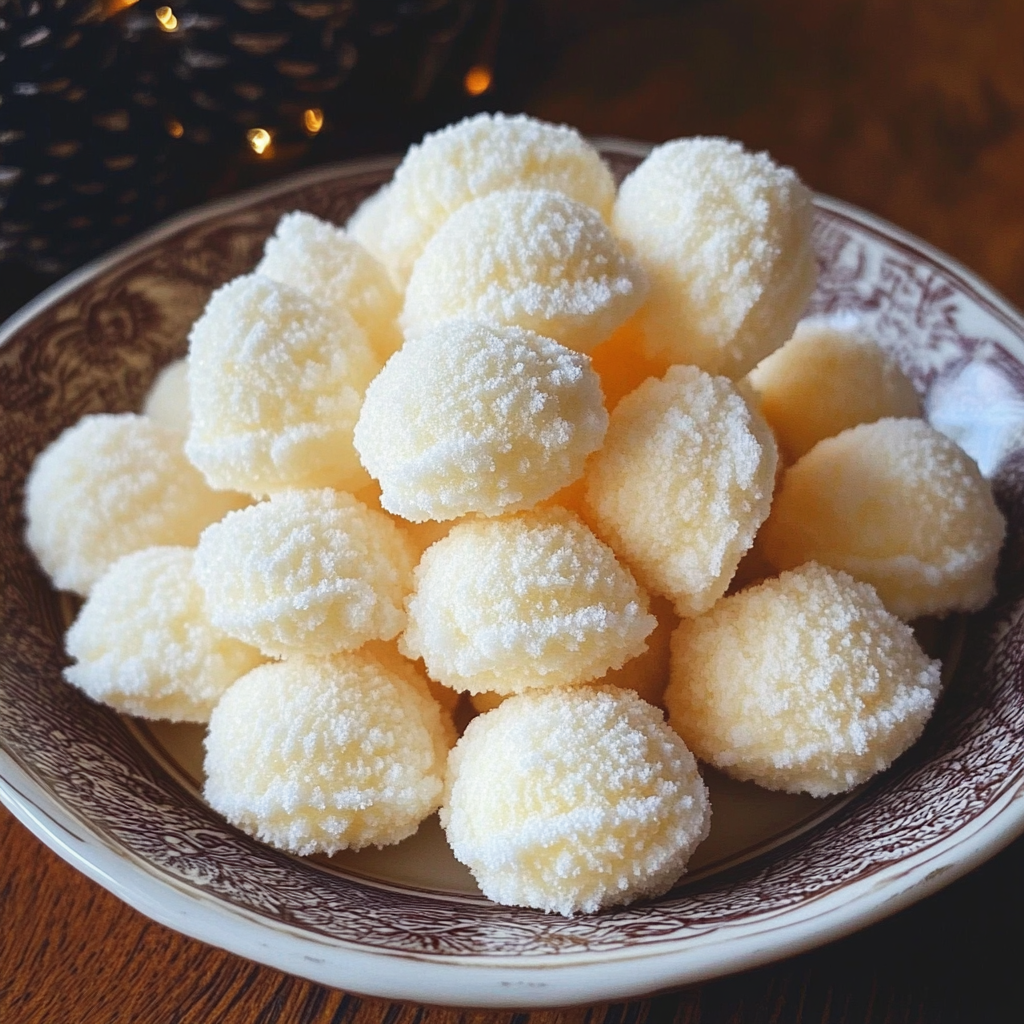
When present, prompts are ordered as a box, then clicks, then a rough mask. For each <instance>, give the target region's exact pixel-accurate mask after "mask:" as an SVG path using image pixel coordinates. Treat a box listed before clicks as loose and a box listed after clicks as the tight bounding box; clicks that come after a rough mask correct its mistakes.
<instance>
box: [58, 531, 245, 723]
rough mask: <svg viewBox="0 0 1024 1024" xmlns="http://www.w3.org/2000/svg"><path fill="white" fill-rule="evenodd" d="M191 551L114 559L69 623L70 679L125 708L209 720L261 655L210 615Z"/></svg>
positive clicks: (147, 551)
mask: <svg viewBox="0 0 1024 1024" xmlns="http://www.w3.org/2000/svg"><path fill="white" fill-rule="evenodd" d="M193 558H194V550H193V549H192V548H183V547H152V548H144V549H143V550H141V551H135V552H132V554H130V555H125V556H124V557H123V558H119V559H118V560H117V561H116V562H115V563H114V564H113V565H112V566H111V567H110V568H109V569H108V570H107V571H106V572H105V573H104V574H103V575H102V576H101V577H100V578H99V580H98V581H97V582H96V585H95V586H94V587H93V588H92V591H91V592H90V594H89V598H88V600H87V601H86V602H85V604H84V605H83V606H82V608H81V610H80V611H79V613H78V617H77V618H76V619H75V621H74V623H73V624H72V626H71V628H70V629H69V630H68V633H67V638H66V642H65V648H66V650H67V653H68V655H69V656H70V657H72V658H74V659H75V663H74V664H73V665H69V666H68V667H67V668H66V669H64V677H65V678H66V679H67V680H68V682H71V683H74V685H75V686H77V687H78V688H79V689H81V690H84V691H85V692H86V693H87V694H88V695H89V696H90V697H92V698H93V699H94V700H98V701H102V702H103V703H104V704H109V705H110V706H111V707H113V708H116V709H117V710H118V711H122V712H125V713H127V714H129V715H140V716H142V717H143V718H166V719H170V720H171V721H173V722H206V721H209V718H210V712H211V711H212V710H213V707H214V705H215V704H216V703H217V701H218V700H220V698H221V695H222V694H223V693H224V691H225V690H226V689H227V688H228V687H229V686H230V685H231V684H232V683H233V682H234V681H235V680H236V679H238V678H239V677H240V676H243V675H245V673H246V672H248V671H250V670H251V669H254V668H255V667H256V666H257V665H259V664H260V663H261V662H262V661H263V660H264V659H263V657H262V655H261V654H260V652H259V651H257V650H256V648H255V647H250V646H249V645H248V644H243V643H242V642H241V641H239V640H235V639H234V638H233V637H230V636H228V635H227V634H226V633H224V632H223V631H222V630H220V629H218V628H217V627H216V626H214V625H213V624H212V623H211V622H210V621H209V620H208V618H207V616H206V610H205V608H204V599H203V591H202V589H201V588H200V586H199V583H198V582H197V581H196V578H195V575H194V574H193V571H192V563H193Z"/></svg>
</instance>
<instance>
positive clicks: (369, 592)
mask: <svg viewBox="0 0 1024 1024" xmlns="http://www.w3.org/2000/svg"><path fill="white" fill-rule="evenodd" d="M415 564H416V559H415V552H414V549H413V547H412V545H411V544H410V543H409V542H408V541H407V540H406V539H405V537H403V536H402V534H401V531H399V529H398V528H397V527H396V526H395V525H394V523H392V522H391V520H390V519H389V518H388V517H387V516H386V515H385V514H384V513H383V512H376V511H373V510H372V509H368V508H367V507H366V506H365V505H363V504H362V503H361V502H359V501H357V500H356V499H355V498H354V497H352V495H350V494H345V493H344V492H341V491H332V490H330V489H329V488H323V489H321V490H308V491H283V492H281V493H279V494H275V495H274V496H273V497H272V498H270V500H269V501H264V502H260V504H258V505H251V506H250V507H249V508H247V509H243V510H241V511H240V512H237V513H235V514H232V515H229V516H227V517H226V518H225V519H224V520H222V521H221V522H219V523H216V524H214V525H213V526H212V527H210V528H209V529H208V530H205V531H204V532H203V535H202V536H201V537H200V538H199V547H198V549H197V551H196V576H197V578H198V580H199V583H200V585H201V586H202V588H203V591H204V592H205V594H206V601H207V608H208V609H209V615H210V618H211V620H212V621H213V622H214V623H216V625H218V626H219V627H220V628H221V629H223V630H224V631H225V632H226V633H229V634H230V635H231V636H235V637H238V639H240V640H244V641H245V642H246V643H250V644H253V645H254V646H255V647H258V648H259V649H260V650H261V651H263V653H264V654H268V655H279V656H282V657H283V656H285V655H289V654H295V653H304V654H315V655H327V654H334V653H335V652H338V651H351V650H355V649H356V648H357V647H361V646H362V645H363V644H364V643H366V641H367V640H390V639H391V638H392V637H394V636H396V635H397V634H398V633H399V632H400V630H401V629H402V628H403V626H404V625H405V612H404V610H403V607H402V606H403V602H404V600H405V598H406V596H407V595H408V593H409V592H410V591H411V590H412V570H413V566H414V565H415Z"/></svg>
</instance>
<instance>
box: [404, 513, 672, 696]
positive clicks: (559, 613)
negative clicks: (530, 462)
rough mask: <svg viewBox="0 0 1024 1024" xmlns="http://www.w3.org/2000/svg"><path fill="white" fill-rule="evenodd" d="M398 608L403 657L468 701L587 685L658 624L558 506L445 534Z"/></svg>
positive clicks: (622, 574) (642, 598)
mask: <svg viewBox="0 0 1024 1024" xmlns="http://www.w3.org/2000/svg"><path fill="white" fill-rule="evenodd" d="M407 608H408V612H409V625H408V627H407V629H406V631H405V633H404V634H403V635H402V638H401V639H400V640H399V647H400V649H401V650H402V653H403V654H405V655H406V656H408V657H410V658H423V660H424V662H425V663H426V666H427V673H428V675H430V676H431V678H433V679H437V680H438V681H439V682H442V683H444V685H445V686H450V687H451V688H452V689H453V690H469V691H470V692H471V693H479V692H480V691H481V690H493V691H494V692H496V693H519V692H522V691H523V690H525V689H527V688H528V687H536V686H563V685H566V684H571V683H582V682H586V681H587V680H588V679H595V678H597V677H598V676H601V675H604V673H605V672H607V671H608V669H609V668H618V667H619V666H620V665H622V664H623V663H624V662H626V661H628V660H629V659H630V658H634V657H636V656H637V655H638V654H640V653H641V652H642V651H643V650H644V649H645V648H646V646H647V645H646V644H645V643H644V640H645V638H646V637H647V634H648V633H650V632H651V631H652V630H653V629H654V627H655V626H656V625H657V620H656V619H655V618H654V616H653V615H650V614H649V613H648V611H647V596H646V595H645V594H644V593H643V591H642V590H640V588H639V587H638V586H637V585H636V582H635V580H634V579H633V577H632V576H631V575H630V574H629V572H628V571H627V570H625V569H623V568H622V566H620V565H619V564H618V562H617V561H616V559H615V554H614V553H613V552H612V550H611V549H610V548H608V547H607V546H606V545H605V544H602V543H601V542H600V541H599V540H598V539H597V538H596V537H595V536H594V535H593V534H592V533H591V532H590V530H589V529H588V528H587V527H586V526H585V525H584V524H583V523H582V522H581V521H580V519H579V518H578V517H577V516H574V515H573V514H572V513H570V512H566V511H565V510H563V509H557V508H555V509H548V510H547V511H536V512H523V513H520V514H519V515H515V516H507V517H503V518H501V519H493V520H476V521H473V522H469V523H461V524H460V525H458V526H456V527H454V528H453V529H452V531H451V533H449V534H448V536H447V537H445V538H444V540H440V541H438V542H437V543H436V544H435V545H433V547H431V548H428V549H427V551H426V553H425V554H424V555H423V558H422V559H421V560H420V564H419V566H418V567H417V569H416V592H415V593H414V594H413V596H412V598H411V599H410V600H409V602H408V606H407Z"/></svg>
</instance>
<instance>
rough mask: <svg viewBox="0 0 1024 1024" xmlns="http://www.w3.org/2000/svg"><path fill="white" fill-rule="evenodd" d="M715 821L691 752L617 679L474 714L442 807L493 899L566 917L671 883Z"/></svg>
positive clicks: (452, 835) (456, 843) (449, 829)
mask: <svg viewBox="0 0 1024 1024" xmlns="http://www.w3.org/2000/svg"><path fill="white" fill-rule="evenodd" d="M710 820H711V807H710V804H709V802H708V794H707V790H706V789H705V787H704V784H703V782H702V781H701V778H700V775H699V773H698V771H697V765H696V762H695V761H694V759H693V755H692V754H691V753H690V752H689V751H688V750H687V749H686V747H685V746H684V745H683V743H682V742H681V741H680V739H679V737H678V736H676V735H675V734H674V733H673V732H672V730H671V729H669V728H668V726H666V724H665V722H664V719H663V716H662V713H661V712H660V711H658V710H657V709H656V708H653V707H651V705H649V704H647V703H645V702H644V701H642V700H640V698H639V697H637V695H636V694H635V693H633V692H632V691H630V690H617V689H615V688H613V687H609V688H608V689H597V688H594V687H589V686H580V687H570V688H565V689H557V690H547V691H544V692H541V693H529V694H524V695H521V696H517V697H510V698H509V699H508V700H506V701H505V702H504V703H503V704H502V705H501V707H499V708H497V709H496V710H495V711H492V712H490V713H488V714H486V715H483V716H481V717H480V718H477V719H475V720H474V721H472V722H470V724H469V726H468V728H467V729H466V732H465V735H464V736H463V737H462V739H461V740H460V741H459V743H458V744H457V746H456V747H455V749H454V750H453V751H452V753H451V756H450V758H449V761H448V775H447V779H446V782H445V799H444V806H443V807H442V808H441V823H442V825H443V826H444V828H445V832H446V834H447V836H448V842H449V844H450V845H451V848H452V850H453V851H454V853H455V856H456V857H457V858H458V859H459V860H460V861H462V863H464V864H466V865H467V866H468V867H469V869H470V870H471V871H472V872H473V875H474V877H475V878H476V880H477V882H478V883H479V885H480V888H481V889H482V890H483V892H484V895H486V896H488V897H489V898H490V899H492V900H494V901H495V902H497V903H504V904H510V905H513V906H525V907H533V908H535V909H537V910H544V911H554V912H556V913H559V914H565V915H566V916H571V915H573V914H578V913H593V912H594V911H596V910H599V909H600V908H601V907H607V906H615V905H620V904H623V903H629V902H630V901H632V900H636V899H640V898H641V897H645V896H658V895H660V894H661V893H663V892H666V891H667V890H668V889H670V888H671V887H672V885H673V884H674V883H675V882H676V881H677V880H678V878H679V877H680V876H681V875H682V874H683V872H684V871H685V869H686V863H687V861H688V860H689V858H690V855H691V854H692V853H693V851H694V849H695V848H696V847H697V845H698V844H699V843H700V842H701V841H702V840H703V839H704V838H705V837H706V836H707V834H708V831H709V828H710Z"/></svg>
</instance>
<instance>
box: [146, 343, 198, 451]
mask: <svg viewBox="0 0 1024 1024" xmlns="http://www.w3.org/2000/svg"><path fill="white" fill-rule="evenodd" d="M142 415H143V416H148V417H149V418H150V419H153V420H156V421H157V423H162V424H163V425H164V426H165V427H172V428H173V429H174V430H179V431H181V433H183V434H187V433H188V427H189V419H190V417H189V411H188V360H187V359H176V360H175V361H174V362H173V363H168V364H167V366H165V367H164V368H163V369H162V370H161V371H160V372H159V373H158V374H157V376H156V380H155V381H153V385H152V387H151V388H150V389H149V391H148V392H147V394H146V398H145V401H144V402H143V403H142Z"/></svg>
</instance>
